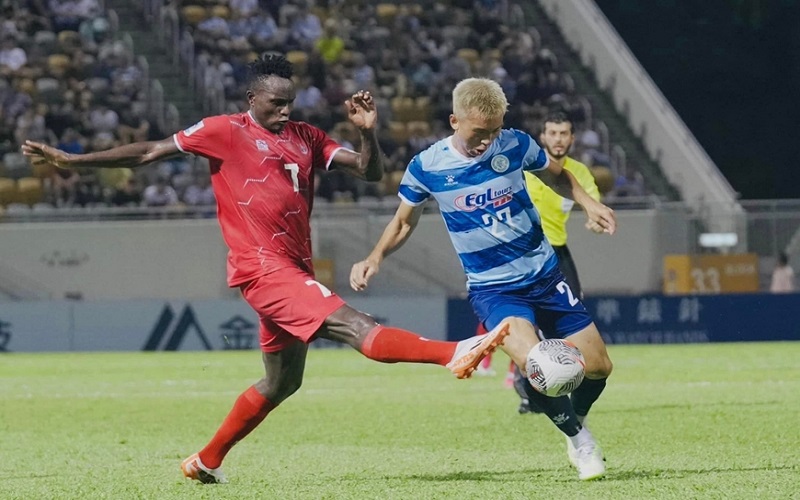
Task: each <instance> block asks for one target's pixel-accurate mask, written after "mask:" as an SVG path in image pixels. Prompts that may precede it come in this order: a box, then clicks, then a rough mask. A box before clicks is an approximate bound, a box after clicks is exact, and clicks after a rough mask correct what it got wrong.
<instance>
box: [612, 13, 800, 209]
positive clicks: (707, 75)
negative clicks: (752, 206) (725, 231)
mask: <svg viewBox="0 0 800 500" xmlns="http://www.w3.org/2000/svg"><path fill="white" fill-rule="evenodd" d="M597 4H598V5H599V6H600V8H601V9H602V10H603V12H604V13H605V15H606V16H607V17H608V19H609V20H610V21H611V24H612V25H613V26H614V27H615V28H616V29H617V31H618V32H619V34H620V36H622V38H623V39H624V40H625V42H626V43H627V44H628V46H629V47H630V48H631V50H632V51H633V53H634V55H635V56H636V57H637V59H639V62H640V63H641V64H642V66H644V68H645V69H646V70H647V71H648V73H650V75H651V77H652V78H653V80H654V81H655V83H656V85H658V86H659V87H660V89H661V91H662V92H663V93H664V95H665V96H666V97H667V99H668V100H669V101H670V102H671V103H672V105H673V107H674V108H675V110H676V111H677V112H678V114H679V115H680V116H681V118H682V119H683V120H684V121H685V122H686V124H687V125H688V127H689V129H690V130H691V131H692V132H693V133H694V135H695V137H697V139H698V141H700V144H701V145H702V146H703V147H704V148H705V150H706V151H707V152H708V154H709V156H711V158H712V159H713V160H714V162H715V163H716V164H717V166H719V168H720V169H721V170H722V172H723V174H725V176H726V177H727V179H728V181H729V182H730V183H731V185H733V187H734V189H736V190H737V191H738V192H739V193H741V197H742V198H743V199H754V198H796V197H798V196H799V195H800V96H798V93H800V1H798V0H703V1H681V0H597Z"/></svg>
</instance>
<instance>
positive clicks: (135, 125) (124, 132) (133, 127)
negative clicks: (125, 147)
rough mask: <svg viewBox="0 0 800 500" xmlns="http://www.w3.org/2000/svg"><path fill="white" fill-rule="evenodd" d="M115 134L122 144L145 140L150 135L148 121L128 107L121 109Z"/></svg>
mask: <svg viewBox="0 0 800 500" xmlns="http://www.w3.org/2000/svg"><path fill="white" fill-rule="evenodd" d="M119 122H120V123H119V128H118V129H117V134H118V135H119V141H120V143H122V144H130V143H132V142H142V141H146V140H147V139H148V138H149V137H150V122H149V121H147V120H145V119H144V118H143V117H142V116H141V115H139V114H138V113H136V112H135V111H134V110H133V109H131V108H130V107H128V108H126V109H125V110H123V111H122V115H121V116H120V120H119Z"/></svg>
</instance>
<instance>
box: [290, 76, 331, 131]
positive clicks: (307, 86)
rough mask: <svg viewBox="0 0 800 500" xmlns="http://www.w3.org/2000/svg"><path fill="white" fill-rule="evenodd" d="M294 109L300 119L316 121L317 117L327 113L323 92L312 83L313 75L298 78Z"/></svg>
mask: <svg viewBox="0 0 800 500" xmlns="http://www.w3.org/2000/svg"><path fill="white" fill-rule="evenodd" d="M296 88H297V93H296V97H295V100H294V109H295V111H296V112H297V115H298V117H299V119H300V120H302V121H306V122H312V123H316V118H317V117H318V116H320V115H322V114H324V113H325V111H326V109H325V99H324V98H323V97H322V92H320V90H319V89H318V88H317V87H315V86H314V85H312V84H311V77H309V76H301V77H300V78H298V83H297V87H296Z"/></svg>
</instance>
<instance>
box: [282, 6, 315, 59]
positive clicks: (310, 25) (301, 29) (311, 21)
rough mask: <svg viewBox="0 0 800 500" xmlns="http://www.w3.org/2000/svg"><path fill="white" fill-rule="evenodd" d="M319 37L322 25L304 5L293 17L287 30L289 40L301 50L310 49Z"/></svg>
mask: <svg viewBox="0 0 800 500" xmlns="http://www.w3.org/2000/svg"><path fill="white" fill-rule="evenodd" d="M321 36H322V25H321V24H320V22H319V17H317V16H316V15H315V14H314V13H313V12H311V9H309V8H308V7H307V6H305V5H304V6H303V7H301V8H300V9H299V10H298V11H297V13H296V14H295V15H294V16H293V19H292V25H291V28H289V38H290V40H291V41H292V42H294V43H296V44H297V45H299V48H301V49H310V48H311V47H313V46H314V43H315V42H316V41H317V39H318V38H319V37H321Z"/></svg>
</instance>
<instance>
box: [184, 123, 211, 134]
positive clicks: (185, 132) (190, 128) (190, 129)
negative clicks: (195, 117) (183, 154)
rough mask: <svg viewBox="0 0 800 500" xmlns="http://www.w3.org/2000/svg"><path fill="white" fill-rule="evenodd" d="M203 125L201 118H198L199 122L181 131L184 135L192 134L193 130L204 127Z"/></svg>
mask: <svg viewBox="0 0 800 500" xmlns="http://www.w3.org/2000/svg"><path fill="white" fill-rule="evenodd" d="M205 125H206V124H205V123H203V120H200V121H199V122H197V123H195V124H194V125H192V126H191V127H189V128H187V129H186V130H184V131H183V135H185V136H186V137H189V136H190V135H192V134H194V133H195V132H197V131H198V130H200V129H201V128H203V127H205Z"/></svg>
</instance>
